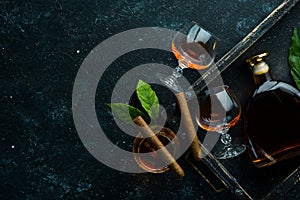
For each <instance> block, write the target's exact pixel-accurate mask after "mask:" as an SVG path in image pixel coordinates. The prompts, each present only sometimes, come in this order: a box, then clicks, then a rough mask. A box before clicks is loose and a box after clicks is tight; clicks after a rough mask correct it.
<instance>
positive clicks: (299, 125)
mask: <svg viewBox="0 0 300 200" xmlns="http://www.w3.org/2000/svg"><path fill="white" fill-rule="evenodd" d="M268 55H269V53H268V52H266V53H262V54H259V55H256V56H254V57H251V58H249V59H247V60H246V61H247V62H248V64H249V65H250V66H251V68H252V72H253V77H254V81H255V85H256V90H255V91H254V93H253V96H252V97H251V99H250V100H249V102H248V106H247V110H246V115H245V134H246V139H247V145H248V152H249V156H250V159H251V160H252V162H253V163H254V164H255V166H256V167H258V168H261V167H264V166H269V165H272V164H274V163H276V162H278V161H281V160H285V159H288V158H291V157H294V156H297V155H300V91H299V90H297V89H296V88H294V87H293V86H291V85H290V84H288V83H286V82H283V81H277V80H274V79H273V78H272V76H271V74H270V72H269V66H268V64H267V63H266V61H265V58H266V57H267V56H268Z"/></svg>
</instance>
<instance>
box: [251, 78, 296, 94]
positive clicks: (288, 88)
mask: <svg viewBox="0 0 300 200" xmlns="http://www.w3.org/2000/svg"><path fill="white" fill-rule="evenodd" d="M275 90H280V91H282V92H285V93H289V94H292V95H296V96H298V97H299V98H300V91H299V90H298V89H296V88H295V87H293V86H292V85H290V84H288V83H286V82H284V81H278V80H268V81H266V82H264V83H263V84H261V85H260V86H259V87H258V88H256V90H255V92H254V94H253V96H255V95H257V94H260V93H263V92H268V91H275Z"/></svg>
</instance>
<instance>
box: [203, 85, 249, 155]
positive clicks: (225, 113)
mask: <svg viewBox="0 0 300 200" xmlns="http://www.w3.org/2000/svg"><path fill="white" fill-rule="evenodd" d="M198 101H199V104H200V116H199V118H197V123H198V125H199V126H200V127H201V128H203V129H204V130H206V131H210V132H217V133H220V134H221V142H222V143H223V144H224V147H223V149H222V150H220V151H217V152H215V153H214V154H215V156H216V157H217V158H218V159H227V158H232V157H235V156H238V155H240V154H241V153H243V152H244V151H245V150H246V146H245V145H243V144H232V143H231V140H232V139H231V136H230V134H228V131H229V129H230V127H232V126H234V125H235V124H236V123H237V121H238V120H239V118H240V116H241V106H240V104H239V102H238V100H237V99H236V97H235V95H234V94H233V92H232V91H231V90H230V89H229V87H228V86H227V85H223V86H217V87H214V88H210V89H208V90H206V91H204V92H203V93H201V94H200V95H198Z"/></svg>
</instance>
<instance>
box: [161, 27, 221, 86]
mask: <svg viewBox="0 0 300 200" xmlns="http://www.w3.org/2000/svg"><path fill="white" fill-rule="evenodd" d="M219 41H220V39H219V38H218V37H216V36H215V35H213V34H212V33H210V32H209V31H207V30H206V29H204V28H203V27H201V26H200V25H198V24H197V23H196V22H194V21H192V22H190V23H188V24H186V25H185V26H184V27H183V28H182V29H180V30H179V31H178V32H177V33H176V34H175V36H174V38H173V40H172V52H173V54H174V55H175V57H176V58H177V60H178V66H177V67H176V68H175V69H174V70H173V73H172V75H164V74H160V73H158V74H157V75H156V76H157V77H158V78H159V80H160V81H161V82H162V83H164V84H165V85H166V86H168V87H170V88H172V89H174V90H176V91H181V87H180V86H179V84H178V81H177V78H179V77H180V76H181V75H182V73H183V69H185V68H191V69H196V70H202V69H206V68H208V67H209V66H211V64H212V63H213V61H214V59H215V56H216V49H217V46H218V43H219Z"/></svg>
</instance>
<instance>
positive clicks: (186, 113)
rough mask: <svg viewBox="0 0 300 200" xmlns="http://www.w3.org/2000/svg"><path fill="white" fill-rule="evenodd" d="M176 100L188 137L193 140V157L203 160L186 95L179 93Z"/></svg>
mask: <svg viewBox="0 0 300 200" xmlns="http://www.w3.org/2000/svg"><path fill="white" fill-rule="evenodd" d="M176 98H177V100H178V103H179V107H180V110H181V116H182V118H183V119H182V120H183V123H184V127H185V129H186V130H187V135H188V137H190V139H192V140H193V141H192V144H191V150H192V153H193V156H194V157H195V159H197V160H201V158H202V151H201V148H200V144H199V141H198V137H197V133H196V130H195V127H194V124H193V121H192V117H191V113H190V110H189V107H188V105H187V101H186V98H185V94H184V93H183V92H180V93H177V94H176ZM192 137H193V138H192Z"/></svg>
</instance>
